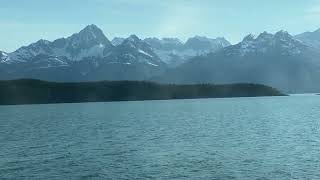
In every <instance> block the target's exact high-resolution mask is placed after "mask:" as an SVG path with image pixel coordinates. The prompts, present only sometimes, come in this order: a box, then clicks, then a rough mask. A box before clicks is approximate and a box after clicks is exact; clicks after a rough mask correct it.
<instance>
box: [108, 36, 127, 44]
mask: <svg viewBox="0 0 320 180" xmlns="http://www.w3.org/2000/svg"><path fill="white" fill-rule="evenodd" d="M124 40H125V38H121V37H115V38H113V39H112V41H111V43H112V45H114V46H119V45H120V44H122V43H123V41H124Z"/></svg>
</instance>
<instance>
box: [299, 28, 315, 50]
mask: <svg viewBox="0 0 320 180" xmlns="http://www.w3.org/2000/svg"><path fill="white" fill-rule="evenodd" d="M295 38H296V39H298V40H300V41H302V42H303V43H305V44H306V45H308V46H311V47H314V48H317V49H320V29H318V30H316V31H314V32H305V33H302V34H299V35H296V36H295Z"/></svg>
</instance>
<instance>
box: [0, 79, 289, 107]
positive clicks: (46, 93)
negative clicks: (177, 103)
mask: <svg viewBox="0 0 320 180" xmlns="http://www.w3.org/2000/svg"><path fill="white" fill-rule="evenodd" d="M283 95H285V94H283V93H281V92H279V91H278V90H276V89H274V88H272V87H268V86H265V85H259V84H229V85H213V84H194V85H175V84H157V83H152V82H144V81H100V82H77V83H57V82H46V81H40V80H34V79H20V80H10V81H0V104H1V105H16V104H51V103H80V102H108V101H138V100H168V99H196V98H226V97H258V96H283Z"/></svg>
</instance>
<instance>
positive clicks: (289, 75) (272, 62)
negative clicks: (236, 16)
mask: <svg viewBox="0 0 320 180" xmlns="http://www.w3.org/2000/svg"><path fill="white" fill-rule="evenodd" d="M319 58H320V53H319V51H315V50H314V48H312V47H309V46H307V45H305V44H304V43H302V42H301V41H299V40H296V39H295V38H294V37H292V36H291V35H290V34H288V33H287V32H284V31H280V32H277V33H276V34H269V33H267V32H264V33H262V34H260V35H259V36H258V37H256V38H255V37H254V36H252V35H248V36H247V37H245V38H244V39H243V41H242V42H240V43H238V44H236V45H232V46H228V47H226V48H223V49H222V50H219V51H218V52H216V53H211V54H209V55H208V56H202V57H196V58H193V59H192V60H190V61H189V62H187V63H185V64H183V65H181V66H180V67H177V68H176V69H172V70H169V71H168V72H166V73H165V74H164V75H163V76H162V77H161V78H159V79H158V80H160V81H161V82H174V83H208V82H210V83H217V84H219V83H237V82H246V83H261V84H266V85H270V86H273V87H276V88H279V89H281V90H284V91H286V92H316V91H320V61H319Z"/></svg>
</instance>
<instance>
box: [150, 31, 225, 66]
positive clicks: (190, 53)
mask: <svg viewBox="0 0 320 180" xmlns="http://www.w3.org/2000/svg"><path fill="white" fill-rule="evenodd" d="M144 41H145V42H147V43H148V44H149V45H150V46H151V47H152V48H153V49H154V52H155V53H156V54H157V55H158V56H159V57H160V58H161V59H162V60H163V61H164V62H165V63H166V64H168V65H169V66H171V67H176V66H178V65H180V64H182V63H184V62H186V61H187V60H188V59H190V58H192V57H195V56H201V55H206V54H208V53H211V52H215V51H217V50H220V49H222V48H224V47H227V46H229V45H231V44H230V43H229V42H228V41H227V40H226V39H224V38H217V39H210V38H207V37H200V36H195V37H193V38H189V39H188V40H187V42H186V43H182V42H181V41H180V40H179V39H177V38H163V39H158V38H146V39H145V40H144Z"/></svg>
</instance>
